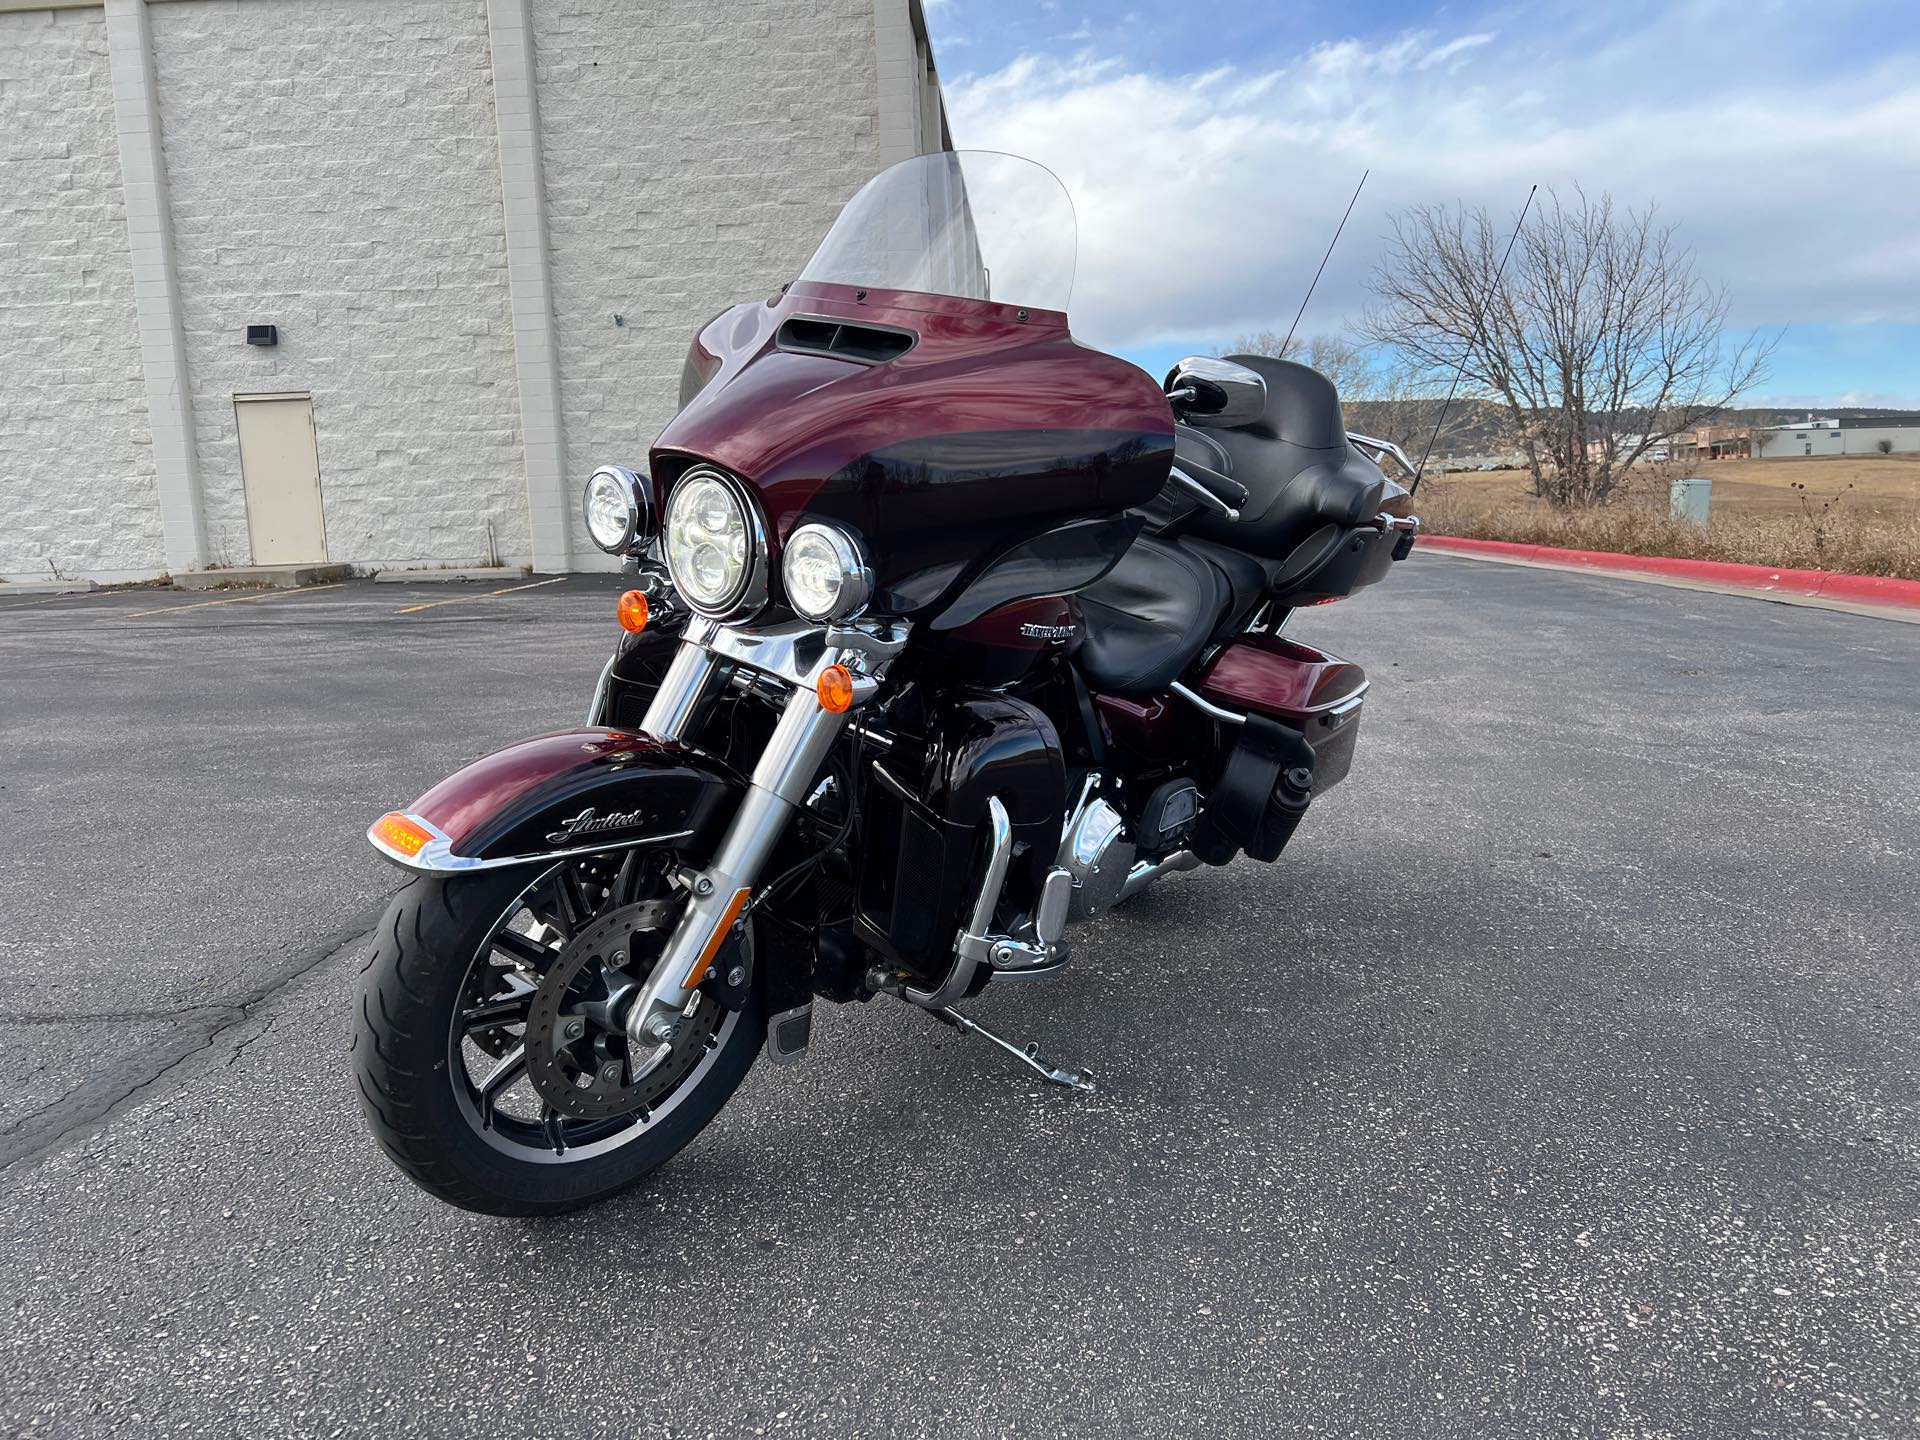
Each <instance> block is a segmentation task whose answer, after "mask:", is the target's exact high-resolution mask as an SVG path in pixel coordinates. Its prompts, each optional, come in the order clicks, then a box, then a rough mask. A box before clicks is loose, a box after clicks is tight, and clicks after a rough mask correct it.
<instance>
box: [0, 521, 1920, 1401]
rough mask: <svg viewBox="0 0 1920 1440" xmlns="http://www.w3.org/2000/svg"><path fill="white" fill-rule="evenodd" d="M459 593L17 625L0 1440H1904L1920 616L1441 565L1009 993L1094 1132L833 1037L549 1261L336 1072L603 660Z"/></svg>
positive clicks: (93, 614) (569, 627) (863, 1013)
mask: <svg viewBox="0 0 1920 1440" xmlns="http://www.w3.org/2000/svg"><path fill="white" fill-rule="evenodd" d="M471 594H472V592H463V591H452V592H450V591H446V590H439V591H428V590H427V589H426V588H425V587H422V589H421V590H420V591H419V592H418V593H412V592H408V591H405V590H404V589H403V590H400V591H398V592H396V590H395V587H391V586H378V587H375V586H370V585H350V586H345V587H342V588H340V589H338V590H335V591H320V592H310V593H306V594H301V595H297V596H288V597H276V598H274V599H270V600H262V601H258V602H253V601H246V602H242V603H236V604H233V605H225V606H204V607H203V608H197V609H191V610H180V611H174V612H171V613H167V614H159V615H137V614H136V612H138V611H141V610H149V609H156V608H159V607H162V606H172V605H176V604H183V603H186V601H187V597H179V596H167V595H151V594H148V595H137V596H131V597H129V596H109V597H94V598H87V599H77V600H68V601H59V602H54V603H45V604H34V605H26V604H22V603H21V602H5V601H4V600H0V606H6V607H8V608H5V609H3V610H0V834H3V835H4V836H5V839H4V840H0V846H3V847H4V849H0V862H3V863H0V907H4V912H5V914H6V915H7V917H8V919H7V922H6V924H5V926H4V927H0V980H3V981H4V983H5V984H6V985H7V986H8V988H9V992H10V993H11V994H12V995H14V996H15V997H16V999H15V1002H14V1004H13V1006H11V1007H10V1008H11V1009H12V1010H13V1011H14V1012H15V1013H14V1014H13V1015H12V1016H11V1017H10V1018H7V1019H5V1020H3V1021H0V1027H3V1028H0V1035H4V1039H5V1041H6V1046H5V1052H4V1053H5V1057H6V1058H5V1060H4V1062H0V1063H4V1066H5V1068H4V1071H0V1075H3V1076H4V1080H5V1082H6V1083H5V1084H4V1085H0V1147H5V1149H4V1152H0V1153H3V1154H4V1157H5V1158H11V1159H12V1160H13V1161H14V1163H12V1164H11V1166H10V1167H9V1168H8V1169H6V1170H5V1172H4V1174H0V1222H4V1224H5V1227H6V1231H7V1241H8V1243H7V1244H6V1246H5V1247H4V1249H3V1250H0V1297H3V1298H0V1307H4V1311H3V1313H4V1315H5V1333H4V1344H0V1429H6V1430H9V1431H24V1430H29V1429H30V1428H31V1427H34V1426H36V1425H37V1426H38V1427H39V1429H38V1431H37V1432H36V1433H60V1434H109V1433H117V1434H121V1435H126V1434H152V1433H175V1432H178V1433H211V1434H232V1435H245V1436H250V1437H251V1436H267V1435H281V1434H288V1435H291V1434H310V1433H319V1434H332V1433H335V1432H337V1431H342V1430H344V1431H345V1432H346V1433H368V1432H371V1431H378V1432H381V1433H394V1432H397V1431H401V1430H405V1429H414V1430H419V1431H426V1432H431V1433H436V1434H453V1433H473V1434H487V1435H505V1434H533V1435H567V1436H592V1435H602V1434H605V1435H615V1434H659V1435H676V1436H681V1435H686V1436H691V1435H707V1434H713V1435H738V1434H748V1433H761V1432H765V1433H768V1434H796V1435H799V1434H832V1435H835V1436H840V1437H845V1436H849V1435H865V1434H882V1433H900V1434H933V1433H938V1434H943V1435H971V1434H995V1435H997V1434H1008V1433H1016V1432H1019V1433H1043V1434H1054V1435H1082V1434H1085V1435H1105V1436H1112V1435H1122V1434H1128V1435H1131V1434H1143V1435H1160V1434H1182V1435H1185V1434H1223V1435H1274V1434H1327V1435H1343V1436H1345V1435H1354V1434H1369V1435H1427V1434H1454V1435H1483V1434H1497V1433H1506V1434H1529V1435H1539V1434H1566V1435H1593V1434H1609V1435H1617V1436H1637V1435H1684V1436H1702V1435H1805V1434H1810V1433H1834V1434H1843V1433H1863V1432H1864V1433H1869V1434H1876V1435H1901V1434H1920V1279H1917V1276H1916V1261H1920V1093H1917V1091H1916V1070H1917V1068H1920V1063H1917V1062H1920V1040H1916V1030H1917V1029H1920V987H1916V986H1915V984H1914V982H1913V974H1912V972H1913V967H1914V963H1915V959H1916V956H1920V933H1916V931H1917V930H1920V879H1917V878H1916V862H1917V861H1920V821H1917V820H1916V816H1920V758H1917V756H1920V745H1917V744H1916V741H1915V738H1914V732H1913V727H1914V724H1915V723H1916V708H1917V707H1916V701H1920V627H1914V626H1910V625H1899V624H1894V623H1889V622H1884V621H1878V620H1870V619H1863V618H1858V617H1851V616H1844V615H1837V614H1832V613H1828V612H1822V611H1816V610H1807V609H1794V608H1788V607H1784V606H1778V605H1772V604H1766V603H1762V602H1757V601H1752V600H1744V599H1737V598H1732V597H1721V596H1713V595H1705V594H1695V593H1691V592H1685V591H1677V590H1668V589H1657V588H1653V587H1642V586H1636V585H1633V584H1631V583H1627V582H1619V581H1612V580H1604V579H1597V578H1588V577H1582V576H1570V575H1559V574H1553V573H1548V572H1542V571H1535V570H1522V569H1510V568H1506V567H1498V566H1492V565H1485V564H1478V563H1474V562H1470V561H1464V560H1452V559H1444V558H1438V557H1431V558H1429V557H1416V559H1415V560H1414V561H1412V562H1410V563H1409V564H1408V565H1407V566H1405V567H1403V571H1402V573H1401V574H1399V575H1397V576H1396V577H1395V580H1394V582H1393V583H1392V584H1389V585H1386V586H1382V587H1380V588H1379V589H1378V590H1377V591H1375V592H1372V593H1369V594H1368V595H1367V596H1365V597H1363V598H1361V599H1359V600H1356V601H1354V602H1352V603H1349V604H1345V605H1340V606H1334V607H1329V608H1328V609H1325V610H1319V611H1315V612H1313V613H1312V614H1311V615H1309V616H1308V617H1307V621H1306V624H1305V625H1304V626H1303V627H1302V633H1303V634H1305V635H1306V636H1307V637H1308V638H1311V639H1315V640H1318V641H1321V642H1324V643H1326V644H1328V645H1330V646H1331V647H1333V648H1335V649H1339V650H1342V651H1343V652H1345V653H1349V654H1352V655H1353V656H1355V657H1356V658H1359V659H1361V660H1363V661H1364V662H1365V663H1366V664H1367V665H1368V667H1369V669H1370V671H1371V672H1372V674H1373V675H1374V677H1375V680H1376V684H1375V689H1374V692H1373V696H1372V698H1371V699H1370V700H1369V702H1368V709H1367V719H1366V731H1365V733H1364V734H1363V737H1362V740H1361V750H1360V762H1359V765H1358V768H1356V770H1355V772H1354V774H1353V776H1352V778H1351V779H1350V780H1349V781H1348V782H1347V783H1346V785H1345V786H1343V787H1342V788H1341V789H1340V790H1339V791H1337V792H1336V793H1335V794H1334V795H1333V796H1332V797H1329V799H1328V800H1327V801H1325V802H1324V803H1323V804H1321V805H1319V806H1317V807H1316V809H1315V811H1314V813H1313V815H1312V816H1311V817H1310V819H1309V820H1308V822H1307V824H1306V826H1305V827H1304V828H1303V831H1302V834H1301V836H1300V838H1299V840H1298V841H1297V842H1296V849H1295V850H1294V851H1293V852H1291V853H1290V854H1289V855H1288V857H1287V859H1286V861H1285V862H1284V863H1283V864H1281V865H1279V866H1275V867H1262V866H1256V865H1250V864H1244V863H1243V864H1241V865H1238V866H1235V867H1233V868H1231V869H1229V870H1225V871H1206V872H1200V873H1197V874H1194V875H1189V876H1183V877H1179V878H1178V879H1176V880H1174V881H1172V882H1170V883H1169V884H1168V885H1166V886H1164V887H1162V888H1161V889H1159V890H1157V891H1154V892H1150V893H1149V894H1148V895H1146V896H1144V897H1142V899H1141V900H1140V901H1139V902H1137V903H1135V904H1133V905H1130V906H1129V907H1128V908H1127V909H1126V910H1124V911H1122V912H1120V913H1118V914H1116V915H1114V916H1112V917H1110V918H1108V919H1105V920H1103V921H1102V922H1100V923H1099V924H1098V925H1097V926H1096V927H1095V928H1094V929H1092V930H1091V931H1089V932H1087V933H1086V934H1085V935H1084V937H1083V938H1082V940H1081V942H1080V944H1079V946H1078V949H1077V951H1076V959H1075V962H1074V969H1073V972H1072V973H1070V974H1069V975H1067V976H1065V977H1063V978H1062V979H1061V980H1059V981H1058V982H1056V983H1054V984H1053V985H1052V986H1050V987H1041V988H1037V989H1032V990H1026V991H1024V992H1011V991H1010V992H1009V993H1006V994H999V995H993V996H989V997H987V998H986V999H985V1000H983V1001H982V1002H980V1003H979V1006H978V1009H979V1011H980V1013H981V1014H982V1016H983V1017H984V1018H989V1019H991V1020H994V1021H998V1022H1000V1023H1001V1024H1002V1025H1003V1026H1004V1027H1005V1028H1008V1029H1010V1030H1011V1031H1013V1032H1014V1033H1016V1034H1019V1035H1021V1036H1023V1037H1031V1038H1036V1039H1040V1040H1041V1041H1042V1042H1043V1045H1044V1046H1045V1047H1046V1050H1047V1052H1048V1053H1049V1054H1058V1055H1059V1056H1060V1057H1061V1058H1064V1059H1068V1060H1071V1061H1075V1062H1081V1063H1086V1064H1090V1065H1091V1066H1093V1067H1094V1068H1095V1069H1096V1070H1097V1071H1098V1072H1099V1074H1100V1077H1101V1081H1102V1088H1101V1090H1100V1091H1099V1093H1097V1094H1095V1095H1093V1096H1085V1097H1083V1096H1074V1095H1065V1094H1060V1093H1041V1092H1039V1091H1037V1090H1036V1089H1035V1088H1034V1087H1032V1086H1031V1085H1029V1084H1028V1083H1027V1082H1026V1081H1025V1080H1024V1079H1023V1078H1022V1077H1021V1076H1020V1075H1019V1074H1018V1073H1016V1072H1015V1071H1014V1070H1013V1069H1012V1068H1011V1067H1009V1066H1007V1065H1005V1064H1003V1063H1001V1062H1000V1061H999V1060H998V1059H997V1058H996V1057H995V1055H994V1054H993V1053H992V1052H991V1051H989V1050H987V1049H986V1048H985V1047H984V1046H980V1045H978V1043H977V1042H968V1041H965V1040H962V1039H960V1038H958V1037H956V1036H953V1035H951V1034H949V1033H948V1032H945V1031H942V1030H939V1029H937V1028H936V1027H934V1026H932V1025H931V1024H929V1023H927V1022H925V1021H924V1020H921V1019H918V1018H917V1017H914V1016H912V1015H909V1014H907V1013H905V1012H904V1011H901V1010H899V1009H898V1008H896V1007H890V1006H882V1005H873V1006H868V1007H865V1008H864V1009H861V1010H858V1011H835V1012H832V1013H830V1014H827V1015H825V1016H824V1017H822V1020H821V1023H820V1024H819V1025H818V1026H817V1027H816V1033H817V1034H818V1036H819V1038H818V1040H817V1042H816V1045H815V1049H814V1053H813V1054H812V1056H811V1057H810V1058H809V1060H808V1062H807V1064H806V1065H804V1066H803V1067H800V1068H798V1069H795V1070H787V1071H769V1070H766V1069H764V1068H763V1069H762V1070H760V1071H757V1072H756V1073H755V1074H754V1075H753V1076H751V1077H749V1080H748V1082H747V1085H746V1087H745V1088H744V1089H743V1091H742V1092H741V1094H740V1095H739V1096H738V1097H737V1098H736V1100H735V1102H734V1103H733V1104H732V1105H731V1106H730V1107H729V1108H728V1110H727V1111H726V1112H725V1113H724V1114H723V1116H722V1117H721V1120H720V1121H719V1123H717V1124H716V1125H715V1126H714V1127H713V1128H712V1129H711V1130H710V1131H709V1132H708V1133H707V1135H706V1136H705V1137H703V1138H702V1140H701V1141H699V1142H698V1143H697V1144H696V1145H695V1146H694V1147H693V1148H692V1149H691V1150H689V1151H688V1152H687V1153H686V1154H685V1155H683V1156H682V1157H681V1158H680V1159H679V1160H678V1161H677V1162H676V1163H675V1164H674V1165H673V1166H672V1167H671V1168H670V1169H669V1170H668V1171H666V1172H663V1173H662V1174H661V1175H659V1176H657V1177H655V1182H654V1183H653V1184H651V1185H649V1186H648V1187H646V1188H644V1189H642V1190H640V1191H637V1192H634V1193H632V1194H631V1195H629V1196H627V1197H624V1198H622V1199H620V1200H618V1201H615V1202H612V1203H609V1204H607V1205H605V1206H603V1207H601V1208H599V1209H598V1210H596V1211H594V1212H591V1213H589V1214H584V1215H578V1216H573V1217H569V1218H566V1219H564V1220H559V1221H551V1222H541V1223H517V1222H502V1221H492V1220H484V1219H480V1218H477V1217H472V1216H467V1215H464V1214H460V1213H457V1212H454V1211H451V1210H447V1209H445V1208H442V1207H439V1206H437V1205H435V1204H434V1203H432V1202H430V1201H428V1200H427V1199H426V1198H425V1197H424V1196H422V1195H421V1194H419V1193H418V1192H416V1191H415V1190H413V1189H412V1187H411V1186H409V1185H408V1184H407V1183H406V1182H405V1181H404V1180H402V1179H401V1178H400V1177H399V1176H398V1175H397V1174H396V1173H395V1172H394V1171H392V1170H391V1169H390V1168H389V1167H388V1166H387V1164H386V1162H385V1161H384V1160H383V1159H382V1158H381V1157H380V1156H379V1155H378V1154H377V1153H376V1152H375V1151H374V1149H373V1148H372V1146H371V1144H370V1143H369V1142H368V1140H367V1139H366V1137H365V1136H364V1135H363V1134H362V1133H361V1129H360V1122H359V1118H358V1115H357V1114H356V1113H355V1111H354V1108H353V1105H352V1102H351V1097H350V1094H349V1088H348V1083H347V1080H346V1076H345V1069H344V1056H343V1051H344V1036H345V1027H346V1015H347V1003H346V996H347V991H348V983H349V977H350V974H351V970H352V962H353V958H354V955H355V953H356V951H357V946H356V944H355V943H354V939H353V937H355V936H357V935H358V934H359V933H361V931H362V930H364V928H365V926H366V924H367V921H368V918H369V916H370V915H371V914H372V913H373V912H374V911H376V910H377V909H378V908H379V906H380V904H381V902H382V900H383V898H384V893H385V892H386V891H387V890H388V889H389V888H390V887H391V886H392V884H393V883H394V877H393V875H392V874H391V872H389V871H387V870H386V869H385V867H383V866H381V865H379V864H378V863H377V862H375V861H374V860H373V859H372V858H371V857H370V856H369V855H368V854H367V853H365V848H364V846H363V845H362V843H361V841H360V839H359V832H360V829H361V827H362V826H363V825H364V824H365V822H366V820H367V819H368V818H369V817H370V816H371V815H373V814H376V813H378V812H379V810H381V809H383V808H385V807H386V806H387V805H388V804H390V803H392V802H393V801H394V800H396V799H404V798H406V797H408V796H410V795H412V794H413V793H415V792H416V791H417V790H418V789H419V788H421V787H422V786H423V785H424V784H425V783H426V782H427V781H429V780H430V779H432V778H434V777H435V776H437V774H438V773H439V772H440V771H441V770H443V769H444V768H446V767H448V766H449V765H451V764H453V763H455V762H456V761H457V760H459V759H460V758H462V757H463V756H465V755H467V754H469V753H472V752H475V751H478V750H480V749H483V748H485V747H487V746H489V745H491V744H493V743H495V742H497V741H500V740H502V739H505V738H508V737H510V736H513V735H516V734H518V733H521V732H524V731H529V730H533V729H537V728H540V727H543V726H547V725H550V724H554V723H559V722H564V721H566V720H569V719H571V718H572V717H573V716H575V715H576V714H577V712H578V710H579V709H580V706H581V702H582V699H583V696H584V692H585V691H586V689H587V687H588V686H589V685H590V683H591V680H592V677H593V674H594V673H595V670H596V669H597V665H598V662H599V659H600V657H601V656H602V655H603V654H604V651H605V648H606V646H607V643H608V638H609V634H608V620H607V615H608V610H609V603H610V596H609V593H608V588H607V585H606V583H605V582H600V581H588V580H571V581H567V582H565V583H562V584H557V585H553V586H548V587H543V588H541V589H536V590H530V591H525V592H520V593H516V594H511V595H503V596H495V597H488V598H485V599H478V598H469V597H470V596H471ZM454 596H458V597H460V599H459V603H457V604H452V605H445V606H439V607H437V608H435V609H432V610H423V611H417V612H414V613H412V614H408V615H399V614H396V613H394V612H395V611H397V610H400V609H403V608H405V607H406V606H408V605H411V604H422V603H427V602H429V601H434V600H440V599H446V598H451V597H454ZM14 607H17V608H14ZM109 1106H112V1107H114V1108H113V1109H112V1112H111V1113H110V1114H108V1115H107V1116H106V1118H105V1119H104V1121H101V1120H100V1119H99V1118H98V1117H99V1116H100V1115H101V1113H102V1112H103V1111H104V1110H106V1108H107V1107H109Z"/></svg>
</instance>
